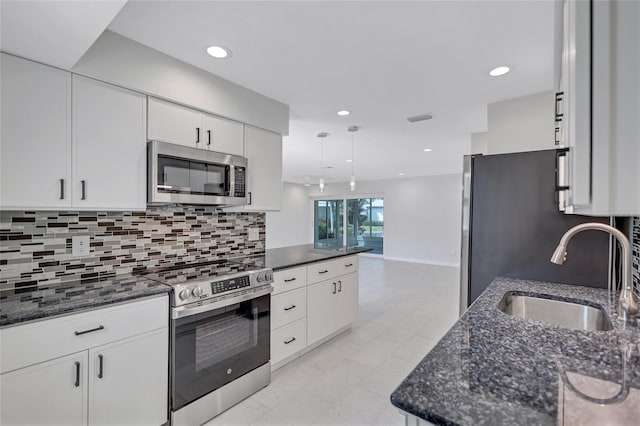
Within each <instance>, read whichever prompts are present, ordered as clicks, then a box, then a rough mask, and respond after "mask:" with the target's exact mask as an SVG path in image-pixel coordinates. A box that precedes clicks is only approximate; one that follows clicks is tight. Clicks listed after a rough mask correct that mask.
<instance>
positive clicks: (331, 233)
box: [314, 198, 384, 254]
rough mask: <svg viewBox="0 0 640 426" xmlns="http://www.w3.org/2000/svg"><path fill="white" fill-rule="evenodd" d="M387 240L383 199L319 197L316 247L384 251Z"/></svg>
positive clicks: (315, 213)
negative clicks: (364, 248) (329, 198)
mask: <svg viewBox="0 0 640 426" xmlns="http://www.w3.org/2000/svg"><path fill="white" fill-rule="evenodd" d="M345 204H346V206H347V208H346V211H345V208H344V206H345ZM345 222H346V235H345V225H344V224H345ZM345 237H346V238H345ZM383 242H384V199H383V198H354V199H346V200H316V201H315V202H314V246H315V247H316V248H338V247H343V246H344V245H346V246H347V247H358V246H359V247H367V248H371V249H372V251H371V253H375V254H382V253H383Z"/></svg>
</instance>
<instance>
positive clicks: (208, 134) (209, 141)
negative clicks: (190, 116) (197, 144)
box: [207, 130, 211, 145]
mask: <svg viewBox="0 0 640 426" xmlns="http://www.w3.org/2000/svg"><path fill="white" fill-rule="evenodd" d="M207 139H208V141H207V145H211V130H207Z"/></svg>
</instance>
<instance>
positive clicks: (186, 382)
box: [171, 294, 271, 411]
mask: <svg viewBox="0 0 640 426" xmlns="http://www.w3.org/2000/svg"><path fill="white" fill-rule="evenodd" d="M270 300H271V299H270V295H268V294H267V295H265V296H260V297H257V298H255V299H251V300H247V301H244V302H240V303H236V304H233V305H229V306H227V307H224V308H219V309H214V310H211V311H207V312H202V313H199V314H195V315H192V316H187V317H184V318H179V319H174V320H172V322H171V324H172V325H171V327H172V363H171V368H172V401H171V407H172V410H173V411H177V410H178V409H180V408H181V407H183V406H185V405H187V404H189V403H190V402H192V401H195V400H196V399H198V398H200V397H202V396H204V395H206V394H208V393H209V392H212V391H214V390H216V389H218V388H220V387H222V386H224V385H225V384H227V383H229V382H231V381H233V380H235V379H236V378H238V377H240V376H242V375H244V374H246V373H248V372H249V371H251V370H253V369H255V368H257V367H260V366H261V365H264V364H265V363H267V362H268V361H269V357H270V347H269V345H270V319H269V309H270V304H271V302H270Z"/></svg>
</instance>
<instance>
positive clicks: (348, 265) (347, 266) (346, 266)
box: [344, 263, 353, 268]
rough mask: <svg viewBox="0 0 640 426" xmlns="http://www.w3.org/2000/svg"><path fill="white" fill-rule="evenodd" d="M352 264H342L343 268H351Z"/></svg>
mask: <svg viewBox="0 0 640 426" xmlns="http://www.w3.org/2000/svg"><path fill="white" fill-rule="evenodd" d="M352 266H353V263H347V264H346V265H344V267H345V268H351V267H352Z"/></svg>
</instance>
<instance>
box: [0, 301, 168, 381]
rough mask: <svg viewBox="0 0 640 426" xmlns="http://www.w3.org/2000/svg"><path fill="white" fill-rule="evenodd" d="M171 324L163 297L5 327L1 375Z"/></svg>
mask: <svg viewBox="0 0 640 426" xmlns="http://www.w3.org/2000/svg"><path fill="white" fill-rule="evenodd" d="M168 325H169V299H168V297H167V296H161V297H155V298H153V299H145V300H142V301H137V302H130V303H124V304H119V305H116V306H112V307H109V308H101V309H96V310H94V311H90V312H84V313H80V314H72V315H67V316H64V317H59V318H55V319H50V320H43V321H38V322H33V323H28V324H24V325H17V326H14V327H7V328H3V329H0V341H1V342H2V345H0V373H4V372H6V371H11V370H15V369H17V368H21V367H25V366H28V365H32V364H36V363H38V362H42V361H46V360H49V359H53V358H57V357H59V356H63V355H67V354H70V353H74V352H79V351H82V350H86V349H89V348H91V347H95V346H99V345H103V344H105V343H109V342H113V341H116V340H119V339H124V338H126V337H131V336H135V335H138V334H141V333H145V332H147V331H151V330H156V329H159V328H163V327H168ZM93 330H95V331H93ZM77 333H78V334H77Z"/></svg>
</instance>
